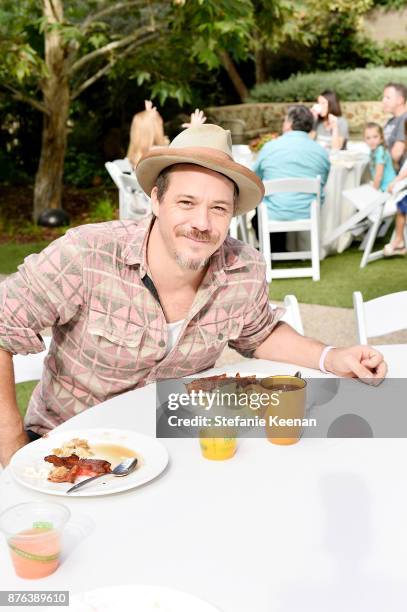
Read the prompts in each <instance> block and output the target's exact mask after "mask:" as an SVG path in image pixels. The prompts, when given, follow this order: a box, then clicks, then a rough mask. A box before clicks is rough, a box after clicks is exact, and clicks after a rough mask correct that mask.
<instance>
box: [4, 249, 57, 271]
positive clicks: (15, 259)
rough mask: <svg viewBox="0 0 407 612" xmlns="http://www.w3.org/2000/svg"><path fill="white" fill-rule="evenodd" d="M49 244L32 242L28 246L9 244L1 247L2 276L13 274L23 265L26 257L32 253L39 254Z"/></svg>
mask: <svg viewBox="0 0 407 612" xmlns="http://www.w3.org/2000/svg"><path fill="white" fill-rule="evenodd" d="M47 244H48V242H30V243H27V244H14V243H12V242H7V243H5V244H1V245H0V274H12V273H13V272H15V271H16V270H17V266H18V265H19V264H21V263H23V260H24V257H27V255H31V253H39V252H40V251H42V249H44V248H45V247H46V246H47Z"/></svg>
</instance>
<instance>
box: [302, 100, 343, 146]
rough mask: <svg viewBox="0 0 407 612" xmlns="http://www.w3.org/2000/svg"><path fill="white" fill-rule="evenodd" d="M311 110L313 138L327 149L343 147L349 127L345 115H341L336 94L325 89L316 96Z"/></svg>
mask: <svg viewBox="0 0 407 612" xmlns="http://www.w3.org/2000/svg"><path fill="white" fill-rule="evenodd" d="M311 111H312V114H313V115H314V129H313V133H312V136H313V137H314V138H315V140H316V141H317V142H319V143H320V144H321V145H322V146H323V147H326V148H327V149H332V150H338V149H344V148H345V147H346V142H347V140H348V138H349V127H348V122H347V121H346V119H345V117H342V110H341V105H340V102H339V98H338V96H337V94H336V93H335V92H334V91H331V90H329V89H326V90H325V91H323V92H322V93H321V94H320V95H319V96H318V102H317V104H314V106H313V107H312V109H311Z"/></svg>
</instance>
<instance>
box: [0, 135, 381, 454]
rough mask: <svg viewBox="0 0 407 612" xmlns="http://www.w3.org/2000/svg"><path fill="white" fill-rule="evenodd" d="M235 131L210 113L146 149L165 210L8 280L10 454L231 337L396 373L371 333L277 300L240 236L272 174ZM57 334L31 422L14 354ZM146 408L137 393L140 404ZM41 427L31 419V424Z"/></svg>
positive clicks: (104, 231) (279, 355)
mask: <svg viewBox="0 0 407 612" xmlns="http://www.w3.org/2000/svg"><path fill="white" fill-rule="evenodd" d="M231 145H232V142H231V137H230V132H229V131H226V130H224V129H223V128H221V127H219V126H216V125H199V126H197V127H191V128H188V129H186V130H184V131H183V132H181V133H180V134H179V135H178V136H176V138H174V140H173V141H172V143H171V144H170V145H169V146H168V147H159V148H155V149H152V150H151V151H149V152H148V153H147V154H146V155H144V156H143V157H142V158H141V160H140V161H139V163H138V165H137V168H136V173H137V179H138V181H139V183H140V185H141V186H142V188H143V189H144V191H145V193H146V195H148V196H149V197H151V203H152V209H153V215H152V216H151V217H149V218H147V219H144V220H143V221H141V222H139V223H135V222H133V221H109V222H106V223H97V224H90V225H84V226H81V227H75V228H72V229H70V230H68V231H67V232H66V234H65V235H64V236H62V237H61V238H58V239H57V240H55V241H54V242H52V243H51V244H50V245H49V246H47V247H46V248H45V249H44V250H43V251H42V252H41V253H38V254H33V255H30V256H29V257H27V258H26V259H25V261H24V264H23V265H21V266H19V270H18V272H16V273H15V274H13V275H11V276H9V277H8V278H6V279H5V280H4V281H3V282H2V283H1V284H0V348H1V350H0V372H1V377H0V462H1V463H2V464H3V465H6V464H7V463H8V462H9V460H10V458H11V456H12V455H13V454H14V453H15V452H16V451H17V450H18V449H19V448H20V447H22V446H24V445H25V444H27V442H28V441H29V440H30V439H34V438H36V437H39V436H41V435H43V434H46V433H47V432H49V431H50V430H51V429H53V428H54V427H56V426H57V425H59V424H61V423H63V422H64V421H66V420H67V419H69V418H70V417H73V416H74V415H76V414H78V413H80V412H81V411H83V410H85V409H86V408H88V407H90V406H94V405H95V404H98V403H100V402H103V401H105V400H107V399H109V398H111V397H113V396H116V395H118V394H119V393H123V392H125V391H129V390H131V389H135V388H137V387H141V386H143V385H145V384H147V383H151V382H153V381H156V380H164V379H170V378H181V377H184V376H190V375H193V374H196V373H198V372H201V371H202V370H205V369H207V368H211V367H212V366H213V365H214V364H215V362H216V360H217V358H218V357H219V355H220V354H221V352H222V351H223V349H224V347H225V345H226V344H229V346H231V347H232V348H234V349H236V350H237V351H239V352H240V353H241V354H243V355H245V356H248V357H255V358H258V359H270V360H278V361H286V362H289V363H295V364H299V365H302V366H305V367H311V368H321V369H322V370H323V371H329V372H333V373H334V374H336V375H339V376H349V377H363V378H370V380H371V382H372V383H377V382H379V381H380V379H382V378H383V376H385V374H386V369H387V368H386V364H385V362H384V361H383V356H382V354H381V353H380V352H379V351H378V350H376V349H375V348H372V347H369V346H353V347H350V348H333V347H329V346H325V345H324V344H322V343H321V342H318V341H317V340H312V339H310V338H307V337H304V336H301V335H300V334H298V333H297V332H295V331H294V329H292V328H291V327H290V326H289V325H288V324H286V323H283V322H281V321H280V319H281V316H282V314H283V309H274V310H273V309H272V308H270V305H269V291H268V285H267V282H266V277H265V262H264V260H263V258H262V256H261V255H260V253H258V251H256V250H255V249H254V248H252V247H251V246H249V245H248V244H245V243H243V242H240V241H238V240H234V239H233V238H231V237H229V236H228V230H229V225H230V222H231V220H232V217H233V216H234V215H239V214H242V213H247V212H249V211H250V210H253V209H254V208H255V207H256V206H257V205H258V204H259V203H260V201H261V200H262V198H263V195H264V187H263V184H262V182H261V181H260V179H259V178H258V177H257V176H256V175H255V174H254V173H253V172H252V171H251V170H249V169H248V168H246V167H245V166H242V165H240V164H238V163H236V162H235V161H234V160H233V158H232V146H231ZM50 326H52V342H51V346H50V350H49V354H48V356H47V357H46V359H45V363H44V369H43V374H42V378H41V381H40V382H39V384H38V385H37V387H36V388H35V390H34V392H33V395H32V397H31V400H30V403H29V407H28V411H27V414H26V416H25V420H24V424H23V422H22V419H21V417H20V414H19V411H18V407H17V402H16V396H15V387H14V376H13V355H14V354H16V353H20V354H27V353H37V352H40V351H42V350H43V349H44V343H43V341H42V338H41V335H40V333H41V330H43V329H44V328H47V327H50ZM134 409H135V410H137V406H134ZM27 430H28V431H27Z"/></svg>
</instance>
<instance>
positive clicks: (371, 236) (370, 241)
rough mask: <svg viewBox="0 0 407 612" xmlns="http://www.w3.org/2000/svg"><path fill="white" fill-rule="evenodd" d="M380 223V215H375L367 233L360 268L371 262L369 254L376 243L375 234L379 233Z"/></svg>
mask: <svg viewBox="0 0 407 612" xmlns="http://www.w3.org/2000/svg"><path fill="white" fill-rule="evenodd" d="M381 222H382V216H381V214H379V215H377V217H376V219H375V220H374V221H373V223H372V226H371V228H370V230H369V232H368V235H367V240H366V246H365V250H364V251H363V255H362V259H361V262H360V267H361V268H364V267H365V266H367V264H368V263H369V261H370V260H371V259H370V258H371V252H372V249H373V246H374V243H375V241H376V237H377V232H378V231H379V228H380V224H381Z"/></svg>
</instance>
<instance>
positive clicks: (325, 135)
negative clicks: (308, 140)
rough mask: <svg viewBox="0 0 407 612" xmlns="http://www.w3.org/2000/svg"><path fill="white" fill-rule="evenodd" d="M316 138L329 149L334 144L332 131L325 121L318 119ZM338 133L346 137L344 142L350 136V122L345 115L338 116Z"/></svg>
mask: <svg viewBox="0 0 407 612" xmlns="http://www.w3.org/2000/svg"><path fill="white" fill-rule="evenodd" d="M314 129H315V133H316V136H315V140H316V141H317V142H319V144H320V145H322V146H323V147H324V148H326V149H329V148H331V146H332V132H331V131H330V130H329V129H327V128H326V127H325V125H324V122H323V121H317V123H316V124H315V128H314ZM338 133H339V136H341V138H343V139H344V143H346V141H347V140H348V138H349V128H348V122H347V121H346V119H345V117H338Z"/></svg>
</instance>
